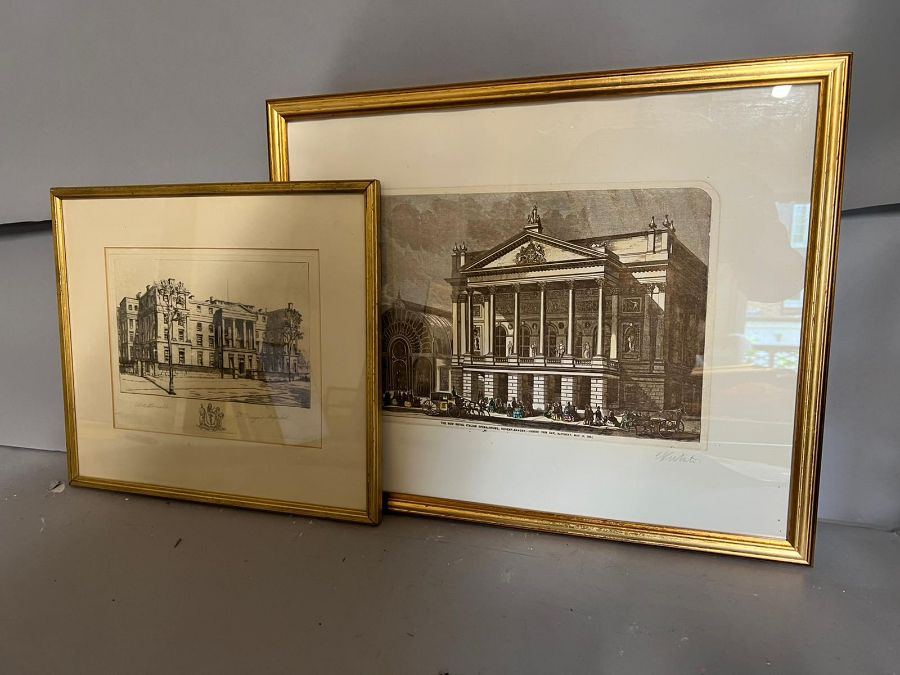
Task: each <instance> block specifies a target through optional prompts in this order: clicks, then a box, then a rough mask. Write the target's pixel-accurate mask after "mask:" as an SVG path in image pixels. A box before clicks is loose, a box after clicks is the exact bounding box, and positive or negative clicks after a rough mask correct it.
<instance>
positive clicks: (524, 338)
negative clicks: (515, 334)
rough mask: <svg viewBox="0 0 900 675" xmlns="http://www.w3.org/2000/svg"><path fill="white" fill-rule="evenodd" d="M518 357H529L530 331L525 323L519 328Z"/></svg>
mask: <svg viewBox="0 0 900 675" xmlns="http://www.w3.org/2000/svg"><path fill="white" fill-rule="evenodd" d="M518 352H519V356H531V329H530V328H529V327H528V323H526V322H525V321H523V322H522V324H521V325H520V326H519V349H518Z"/></svg>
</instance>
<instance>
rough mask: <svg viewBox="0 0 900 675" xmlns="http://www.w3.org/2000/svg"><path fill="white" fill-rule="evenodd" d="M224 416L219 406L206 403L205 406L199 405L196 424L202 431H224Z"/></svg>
mask: <svg viewBox="0 0 900 675" xmlns="http://www.w3.org/2000/svg"><path fill="white" fill-rule="evenodd" d="M224 418H225V413H223V412H222V409H221V408H220V407H219V406H214V405H213V404H212V403H207V404H206V405H205V406H204V405H201V406H200V423H199V424H198V425H197V426H199V427H200V428H201V429H203V430H204V431H225V427H224V426H223V425H222V420H223V419H224Z"/></svg>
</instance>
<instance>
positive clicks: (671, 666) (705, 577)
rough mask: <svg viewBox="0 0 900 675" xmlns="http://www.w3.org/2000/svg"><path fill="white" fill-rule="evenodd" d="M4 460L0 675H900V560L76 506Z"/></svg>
mask: <svg viewBox="0 0 900 675" xmlns="http://www.w3.org/2000/svg"><path fill="white" fill-rule="evenodd" d="M64 477H65V457H64V455H63V454H61V453H53V452H41V451H34V450H17V449H10V448H2V447H0V610H2V611H0V672H2V673H4V674H8V675H12V674H19V673H42V674H44V673H92V674H94V673H216V674H226V673H241V674H244V673H367V674H368V673H390V674H392V675H393V674H403V673H414V674H424V675H437V674H438V673H452V674H454V675H455V674H464V673H515V674H517V675H519V674H523V673H640V674H642V675H646V674H651V673H666V674H669V673H726V674H729V675H731V674H736V673H791V674H804V673H815V674H817V675H821V674H823V673H854V674H855V673H896V672H898V671H900V538H898V536H897V535H896V534H895V533H887V532H880V531H875V530H867V529H861V528H852V527H847V526H840V525H834V524H827V523H823V524H821V525H820V528H819V538H818V555H817V561H816V566H815V567H814V568H812V569H808V568H800V567H795V566H790V565H784V564H776V563H766V562H756V561H749V560H741V559H734V558H727V557H719V556H711V555H703V554H694V553H687V552H682V551H669V550H664V549H655V548H649V547H642V546H634V545H627V544H615V543H608V542H600V541H592V540H581V539H576V538H571V537H562V536H555V535H545V534H533V533H526V532H520V531H515V530H507V529H501V528H494V527H480V526H475V525H468V524H458V523H449V522H442V521H437V520H429V519H423V518H411V517H400V516H393V515H390V514H389V515H387V516H386V518H385V520H384V523H383V524H382V525H381V526H380V527H377V528H372V527H366V526H359V525H348V524H342V523H333V522H327V521H321V520H310V519H306V518H295V517H291V516H286V515H279V514H269V513H260V512H253V511H242V510H237V509H226V508H219V507H215V506H204V505H197V504H188V503H181V502H175V501H171V502H170V501H166V500H162V499H153V498H146V497H138V496H135V495H131V496H129V495H124V494H116V493H109V492H102V491H96V490H88V489H83V488H72V487H67V488H66V489H65V490H64V491H63V492H61V493H54V492H51V491H50V490H49V487H50V485H51V484H52V483H54V482H55V481H58V480H61V479H64Z"/></svg>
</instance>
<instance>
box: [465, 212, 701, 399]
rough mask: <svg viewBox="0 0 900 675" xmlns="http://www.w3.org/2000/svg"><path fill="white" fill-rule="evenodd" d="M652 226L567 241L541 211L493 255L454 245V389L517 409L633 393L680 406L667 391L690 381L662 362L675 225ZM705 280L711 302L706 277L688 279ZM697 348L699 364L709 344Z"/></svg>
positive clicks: (631, 395)
mask: <svg viewBox="0 0 900 675" xmlns="http://www.w3.org/2000/svg"><path fill="white" fill-rule="evenodd" d="M651 223H652V227H648V228H647V229H645V230H642V231H639V232H633V233H628V234H624V235H622V234H617V235H611V236H609V237H594V238H589V239H582V240H562V239H558V238H555V237H552V236H550V235H548V234H545V233H544V231H543V226H542V223H541V218H540V216H539V215H538V214H537V210H536V209H535V210H533V211H532V213H531V215H530V216H529V218H528V220H527V223H526V225H525V226H524V228H523V229H522V231H521V232H519V233H517V234H516V235H514V236H513V237H511V238H509V239H507V240H506V241H504V242H501V243H499V244H497V245H496V246H495V247H493V248H491V249H489V250H486V251H476V252H470V251H469V250H468V248H467V247H466V245H465V244H459V245H457V246H455V247H454V249H453V254H452V275H451V277H450V278H449V279H448V281H449V283H450V284H451V287H452V312H451V315H452V327H451V330H452V341H451V343H452V344H451V347H452V354H451V380H452V384H453V386H454V388H455V389H456V390H457V391H458V392H461V393H462V395H463V396H464V397H465V398H476V399H477V398H481V397H485V398H495V397H496V398H500V399H501V400H512V399H513V398H516V399H517V400H519V401H524V402H526V403H528V404H530V405H531V406H532V407H533V408H534V409H535V410H536V411H540V410H544V409H545V408H546V407H547V406H549V405H550V404H552V403H555V402H561V403H563V404H565V403H566V402H569V401H572V402H573V403H574V404H575V405H576V407H578V408H584V407H585V406H586V405H588V404H590V405H591V407H593V408H596V407H601V408H604V409H606V408H610V407H614V406H618V405H619V404H620V403H624V401H620V399H621V398H622V397H623V395H624V394H625V393H626V392H627V393H628V394H629V396H628V398H629V401H628V403H629V404H638V405H640V404H644V405H646V406H648V407H657V408H662V407H663V406H665V405H668V404H669V403H671V402H673V401H675V400H676V399H678V400H679V401H680V399H681V386H682V383H681V381H679V382H678V383H677V388H678V389H679V393H678V395H677V396H676V395H675V394H674V388H675V385H674V384H672V385H671V386H669V389H670V390H671V392H673V393H670V395H669V397H668V399H667V398H666V388H667V381H672V380H673V376H674V375H676V371H678V372H677V375H678V378H679V380H681V379H683V375H684V373H683V370H684V369H683V368H681V369H680V370H679V369H678V368H676V367H674V366H675V364H672V363H667V356H666V336H667V313H666V289H667V280H668V278H669V275H671V273H672V265H671V262H672V257H673V256H672V254H673V251H674V250H675V248H676V240H675V238H674V225H672V226H671V227H669V224H671V221H668V219H667V224H665V225H664V226H663V227H661V228H657V227H656V224H655V221H651ZM698 262H699V261H698ZM685 269H686V267H685ZM701 272H702V276H703V279H702V281H703V292H704V293H703V295H704V296H705V268H704V270H699V269H695V270H691V274H692V276H693V277H697V276H699V275H700V274H701ZM684 279H685V281H687V280H689V277H688V276H687V275H685V276H684ZM690 280H692V279H690ZM692 281H693V280H692ZM687 288H688V286H687V284H685V289H686V290H687ZM694 309H695V312H696V311H698V310H696V308H694ZM704 309H705V308H704ZM693 322H694V323H693V325H695V326H696V325H697V318H696V317H694V319H693ZM693 337H694V345H693V349H694V354H696V353H697V350H698V348H699V349H700V350H702V342H697V341H696V334H694V336H693ZM626 383H627V384H628V385H629V386H626ZM635 384H637V386H638V388H639V392H636V391H635V388H634V386H632V385H635ZM636 393H637V394H638V395H635V394H636Z"/></svg>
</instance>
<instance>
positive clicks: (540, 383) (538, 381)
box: [531, 291, 547, 412]
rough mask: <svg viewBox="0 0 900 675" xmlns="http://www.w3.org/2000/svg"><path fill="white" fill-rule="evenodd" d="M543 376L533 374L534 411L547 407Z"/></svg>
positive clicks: (532, 398)
mask: <svg viewBox="0 0 900 675" xmlns="http://www.w3.org/2000/svg"><path fill="white" fill-rule="evenodd" d="M542 292H543V291H542ZM544 378H545V376H544V375H535V376H534V385H533V387H532V388H533V391H532V392H531V405H532V407H533V408H534V410H535V412H544V411H545V410H546V409H547V404H546V398H545V395H544V387H545V382H544Z"/></svg>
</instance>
